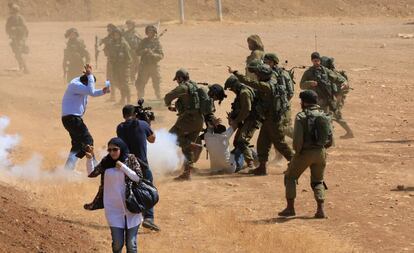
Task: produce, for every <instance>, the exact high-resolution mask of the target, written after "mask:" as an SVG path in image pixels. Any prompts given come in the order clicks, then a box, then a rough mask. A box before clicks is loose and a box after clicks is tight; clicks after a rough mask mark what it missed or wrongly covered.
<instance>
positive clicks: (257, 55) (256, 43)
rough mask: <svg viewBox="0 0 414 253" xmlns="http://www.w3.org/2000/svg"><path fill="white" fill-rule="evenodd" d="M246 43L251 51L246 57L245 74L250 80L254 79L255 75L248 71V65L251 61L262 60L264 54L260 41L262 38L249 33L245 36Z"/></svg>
mask: <svg viewBox="0 0 414 253" xmlns="http://www.w3.org/2000/svg"><path fill="white" fill-rule="evenodd" d="M247 45H248V47H249V50H250V51H251V53H250V55H249V56H247V58H246V76H247V77H248V78H250V79H251V80H256V75H255V74H254V73H252V72H250V71H249V69H248V66H249V65H250V63H251V62H252V61H255V60H259V61H262V60H263V56H264V54H265V53H264V46H263V43H262V39H260V37H259V35H256V34H254V35H250V36H249V37H248V38H247ZM256 81H257V80H256Z"/></svg>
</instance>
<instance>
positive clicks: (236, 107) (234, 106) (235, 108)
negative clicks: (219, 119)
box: [229, 84, 258, 119]
mask: <svg viewBox="0 0 414 253" xmlns="http://www.w3.org/2000/svg"><path fill="white" fill-rule="evenodd" d="M242 90H247V92H249V93H251V94H252V97H253V101H252V108H251V111H250V113H249V116H248V117H256V116H257V111H256V107H257V102H258V97H257V96H256V93H255V92H254V90H253V89H252V88H250V87H248V86H246V85H244V84H242V85H241V87H240V90H239V91H238V95H237V96H236V98H235V99H234V102H233V103H231V113H230V114H229V117H230V118H231V119H235V118H237V116H238V115H239V113H240V110H241V105H240V96H239V94H240V93H241V91H242Z"/></svg>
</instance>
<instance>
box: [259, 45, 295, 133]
mask: <svg viewBox="0 0 414 253" xmlns="http://www.w3.org/2000/svg"><path fill="white" fill-rule="evenodd" d="M264 63H265V64H267V65H269V66H270V67H271V68H272V70H273V73H274V78H275V79H276V80H277V81H278V84H279V85H282V86H284V87H285V89H286V99H287V100H288V101H289V106H288V108H287V110H286V113H285V116H284V117H283V119H284V120H283V125H284V132H285V134H286V135H287V136H289V137H290V138H292V136H293V124H292V110H291V102H290V101H291V99H292V97H293V95H294V91H295V89H294V82H293V79H292V77H291V76H290V74H289V72H288V71H286V70H285V69H283V68H280V67H279V66H278V64H279V58H278V57H277V55H276V54H274V53H267V54H265V56H264Z"/></svg>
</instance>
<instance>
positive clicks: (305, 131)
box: [279, 90, 332, 218]
mask: <svg viewBox="0 0 414 253" xmlns="http://www.w3.org/2000/svg"><path fill="white" fill-rule="evenodd" d="M299 97H300V99H301V107H302V111H301V112H299V113H298V114H297V115H296V118H295V125H294V134H293V149H294V150H295V155H294V156H293V158H292V161H291V162H290V164H289V165H288V169H287V170H286V171H285V179H284V181H285V187H286V201H287V207H286V208H285V209H284V210H283V211H281V212H280V213H279V216H285V217H287V216H294V215H296V213H295V206H294V204H295V198H296V184H297V182H298V179H299V177H300V176H301V175H302V173H303V172H304V171H305V170H306V169H307V168H308V167H310V170H311V171H310V172H311V187H312V189H313V192H314V197H315V200H316V202H317V211H316V213H315V218H325V217H326V215H325V212H324V208H323V207H324V206H323V205H324V201H325V190H326V189H327V188H326V184H325V182H324V171H325V166H326V148H325V147H326V146H327V144H328V143H329V142H330V143H331V142H332V139H331V137H332V132H331V124H330V119H329V117H328V116H327V115H326V114H325V113H324V112H323V110H321V108H320V107H319V106H318V105H317V102H318V95H317V94H316V92H314V91H312V90H305V91H302V92H301V93H300V95H299ZM315 131H316V132H315ZM315 133H317V134H315Z"/></svg>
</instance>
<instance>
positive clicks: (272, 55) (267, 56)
mask: <svg viewBox="0 0 414 253" xmlns="http://www.w3.org/2000/svg"><path fill="white" fill-rule="evenodd" d="M264 59H265V60H268V61H273V62H274V63H275V64H279V58H278V57H277V55H276V54H275V53H267V54H265V56H264Z"/></svg>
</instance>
